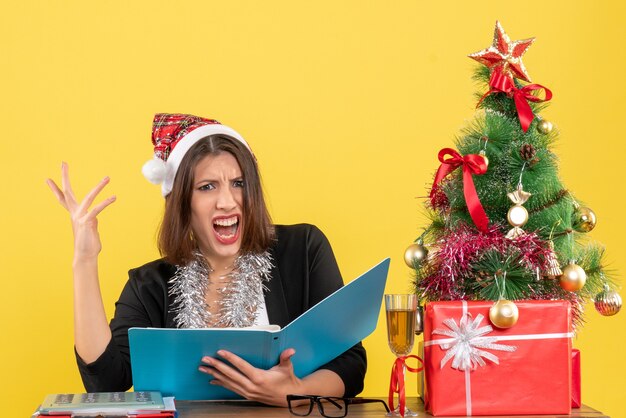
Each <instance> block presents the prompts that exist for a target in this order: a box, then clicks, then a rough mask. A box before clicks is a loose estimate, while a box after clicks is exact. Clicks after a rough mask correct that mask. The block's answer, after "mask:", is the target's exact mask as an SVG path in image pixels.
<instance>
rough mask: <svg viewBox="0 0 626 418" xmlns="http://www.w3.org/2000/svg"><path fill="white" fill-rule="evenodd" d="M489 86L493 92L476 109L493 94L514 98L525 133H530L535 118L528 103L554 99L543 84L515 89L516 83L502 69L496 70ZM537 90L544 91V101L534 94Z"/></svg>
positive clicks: (479, 102)
mask: <svg viewBox="0 0 626 418" xmlns="http://www.w3.org/2000/svg"><path fill="white" fill-rule="evenodd" d="M489 86H490V87H491V90H489V91H488V92H487V93H485V94H484V95H483V97H481V98H480V100H479V101H478V104H477V105H476V107H478V106H480V104H481V103H482V102H483V100H484V99H485V97H487V96H489V95H490V94H492V93H505V94H506V95H507V96H509V97H513V100H514V101H515V108H516V109H517V116H518V118H519V122H520V125H522V130H523V131H524V132H526V131H528V127H529V126H530V124H531V122H532V121H533V119H534V118H535V115H534V114H533V111H532V109H531V108H530V105H529V104H528V102H534V103H538V102H547V101H548V100H550V99H552V91H550V89H549V88H547V87H544V86H542V85H541V84H527V85H525V86H524V87H522V88H521V89H518V88H517V87H515V83H514V82H513V79H512V78H511V76H510V75H508V74H505V73H503V72H502V70H501V69H500V68H497V69H495V70H494V71H493V73H492V74H491V78H490V79H489ZM535 90H544V92H545V98H543V99H542V98H540V97H537V96H535V95H534V94H532V92H533V91H535Z"/></svg>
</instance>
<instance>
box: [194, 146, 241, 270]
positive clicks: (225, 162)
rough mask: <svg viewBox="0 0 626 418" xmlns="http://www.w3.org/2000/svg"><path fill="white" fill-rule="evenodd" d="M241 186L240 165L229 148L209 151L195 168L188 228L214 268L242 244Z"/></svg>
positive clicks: (232, 255) (228, 257) (236, 251)
mask: <svg viewBox="0 0 626 418" xmlns="http://www.w3.org/2000/svg"><path fill="white" fill-rule="evenodd" d="M243 187H244V179H243V177H242V173H241V168H240V167H239V164H237V160H236V159H235V157H234V156H233V155H232V154H229V153H228V152H222V153H221V154H218V155H208V156H206V157H204V158H203V159H202V160H200V162H199V163H198V165H196V167H195V169H194V183H193V193H192V195H191V229H192V230H193V234H194V237H195V239H196V241H197V242H198V245H199V247H200V251H202V254H203V255H204V256H205V257H206V258H207V259H208V260H209V263H210V264H211V265H212V267H213V268H216V267H217V266H218V265H220V266H221V265H223V264H224V263H231V262H232V261H233V259H234V258H235V257H236V256H237V255H238V253H239V249H240V248H241V231H242V230H243V221H244V220H243Z"/></svg>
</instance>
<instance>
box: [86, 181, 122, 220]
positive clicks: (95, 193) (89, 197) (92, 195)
mask: <svg viewBox="0 0 626 418" xmlns="http://www.w3.org/2000/svg"><path fill="white" fill-rule="evenodd" d="M109 181H110V179H109V177H108V176H107V177H105V178H103V179H102V180H100V183H98V185H97V186H96V187H94V188H93V189H92V190H91V191H90V192H89V193H87V195H86V196H85V198H84V199H83V201H82V202H80V205H79V206H78V213H85V212H87V210H88V209H89V207H90V206H91V205H92V203H93V201H94V200H95V199H96V196H98V194H99V193H100V192H101V191H102V189H104V187H105V186H106V185H107V184H109ZM110 199H111V198H109V199H107V200H105V201H104V202H107V201H109V202H108V204H106V205H105V206H104V207H102V209H104V208H105V207H107V206H108V205H109V204H111V203H113V201H110ZM113 200H115V198H114V199H113ZM101 204H102V203H100V204H99V205H98V206H100V205H101ZM98 206H96V208H97V207H98ZM102 209H100V210H99V211H98V212H97V213H96V215H97V214H98V213H100V211H101V210H102ZM94 210H95V208H94ZM92 212H93V210H92Z"/></svg>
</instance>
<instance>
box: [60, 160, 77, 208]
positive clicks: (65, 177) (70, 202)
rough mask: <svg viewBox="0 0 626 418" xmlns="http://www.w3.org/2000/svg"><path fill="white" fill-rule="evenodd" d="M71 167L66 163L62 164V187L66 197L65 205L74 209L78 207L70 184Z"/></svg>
mask: <svg viewBox="0 0 626 418" xmlns="http://www.w3.org/2000/svg"><path fill="white" fill-rule="evenodd" d="M69 170H70V168H69V166H68V165H67V163H66V162H63V163H61V186H63V194H64V195H65V204H66V205H67V208H68V209H73V208H74V206H76V197H74V191H73V190H72V185H71V183H70V173H69Z"/></svg>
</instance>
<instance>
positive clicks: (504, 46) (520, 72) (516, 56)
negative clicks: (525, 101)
mask: <svg viewBox="0 0 626 418" xmlns="http://www.w3.org/2000/svg"><path fill="white" fill-rule="evenodd" d="M534 41H535V38H529V39H522V40H520V41H515V42H511V39H510V38H509V36H508V35H507V34H506V32H504V29H502V25H500V22H498V21H496V30H495V31H494V34H493V45H491V46H490V47H489V48H487V49H483V50H482V51H478V52H475V53H473V54H470V55H468V56H469V57H470V58H472V59H475V60H476V61H478V62H480V63H481V64H484V65H486V66H487V67H488V68H489V69H491V70H494V69H496V68H498V67H501V68H502V71H503V72H504V73H505V74H509V75H511V76H513V77H516V78H519V79H522V80H524V81H528V82H530V77H529V76H528V73H527V72H526V67H524V63H523V62H522V55H524V53H525V52H526V50H527V49H528V47H529V46H530V45H532V43H533V42H534Z"/></svg>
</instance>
